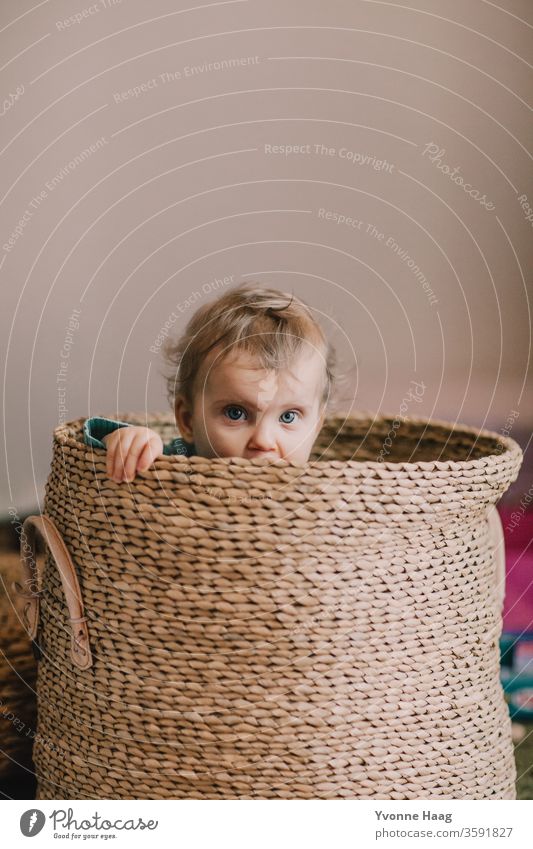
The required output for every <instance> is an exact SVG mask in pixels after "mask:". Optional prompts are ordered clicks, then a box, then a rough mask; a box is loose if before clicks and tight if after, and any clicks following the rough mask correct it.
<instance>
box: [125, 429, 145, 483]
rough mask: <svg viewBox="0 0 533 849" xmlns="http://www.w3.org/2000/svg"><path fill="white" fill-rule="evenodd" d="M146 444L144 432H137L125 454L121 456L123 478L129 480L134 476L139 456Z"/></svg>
mask: <svg viewBox="0 0 533 849" xmlns="http://www.w3.org/2000/svg"><path fill="white" fill-rule="evenodd" d="M145 446H146V434H144V433H139V434H137V435H136V436H135V437H134V439H133V442H132V443H131V444H130V446H129V448H128V451H127V454H125V456H124V458H123V469H124V470H123V480H125V481H131V480H133V478H134V477H135V470H136V468H137V462H138V460H139V456H140V455H141V453H142V452H143V451H144V448H145Z"/></svg>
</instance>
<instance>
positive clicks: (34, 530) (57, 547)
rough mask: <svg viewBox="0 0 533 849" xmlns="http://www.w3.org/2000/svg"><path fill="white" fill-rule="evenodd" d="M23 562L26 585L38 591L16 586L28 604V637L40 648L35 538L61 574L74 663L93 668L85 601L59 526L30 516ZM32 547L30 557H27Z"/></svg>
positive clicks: (25, 529)
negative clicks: (41, 542) (46, 550)
mask: <svg viewBox="0 0 533 849" xmlns="http://www.w3.org/2000/svg"><path fill="white" fill-rule="evenodd" d="M22 530H23V533H22V534H21V561H22V568H23V572H24V577H25V581H24V584H25V585H26V586H29V587H34V589H30V590H29V591H28V590H26V589H24V586H22V585H21V584H20V583H19V582H14V583H13V585H12V586H13V589H14V590H15V592H16V593H17V594H18V595H20V596H22V598H25V599H26V600H27V604H25V605H24V608H23V610H22V618H23V622H24V626H25V628H26V630H27V632H28V635H29V637H30V639H31V641H32V643H33V645H34V646H36V637H37V632H38V629H39V608H40V599H41V598H42V597H43V590H37V589H35V587H36V586H37V575H38V568H39V567H38V564H37V557H36V550H35V538H36V537H39V538H40V539H41V540H43V541H44V542H45V543H46V544H47V546H48V549H49V551H50V553H51V555H52V559H53V561H54V563H55V565H56V568H57V570H58V572H59V575H60V578H61V583H62V586H63V592H64V594H65V598H66V601H67V607H68V615H69V620H70V623H71V625H72V626H73V627H72V634H71V648H70V655H71V659H72V662H73V663H74V664H75V665H76V666H78V667H79V668H80V669H88V668H89V667H90V666H92V655H91V649H90V645H89V631H88V627H87V621H88V620H87V617H86V616H85V615H84V610H83V598H82V595H81V590H80V585H79V582H78V576H77V575H76V570H75V568H74V565H73V563H72V559H71V557H70V554H69V551H68V549H67V547H66V545H65V543H64V541H63V539H62V537H61V534H60V533H59V531H58V529H57V527H56V525H55V523H54V522H53V521H52V520H51V519H50V518H49V517H48V516H28V518H27V519H26V520H25V521H24V523H23V526H22ZM28 547H29V552H30V553H29V554H27V553H26V551H27V550H28Z"/></svg>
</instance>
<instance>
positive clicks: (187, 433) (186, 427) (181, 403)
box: [174, 395, 193, 442]
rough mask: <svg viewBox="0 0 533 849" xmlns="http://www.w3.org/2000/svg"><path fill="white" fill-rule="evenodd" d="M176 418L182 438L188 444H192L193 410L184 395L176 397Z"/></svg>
mask: <svg viewBox="0 0 533 849" xmlns="http://www.w3.org/2000/svg"><path fill="white" fill-rule="evenodd" d="M174 416H175V418H176V425H177V427H178V430H179V432H180V436H182V437H183V439H184V440H185V441H186V442H192V441H193V432H192V410H191V409H190V407H189V405H188V403H187V401H186V399H185V398H184V397H183V395H177V396H176V400H175V402H174Z"/></svg>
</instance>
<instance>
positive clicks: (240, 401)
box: [212, 395, 311, 412]
mask: <svg viewBox="0 0 533 849" xmlns="http://www.w3.org/2000/svg"><path fill="white" fill-rule="evenodd" d="M219 404H242V406H243V407H250V408H252V409H253V410H255V409H257V408H256V406H255V402H254V401H249V400H248V399H246V398H242V397H241V396H240V395H233V396H232V397H231V398H230V397H229V396H226V397H224V398H218V399H217V400H216V401H213V404H212V406H213V407H218V405H219ZM279 406H280V407H284V408H285V409H286V410H288V409H291V408H292V407H298V408H299V409H300V410H304V411H305V412H307V411H308V410H310V409H311V407H310V406H309V405H308V404H302V402H301V401H293V402H292V403H291V402H280V404H279Z"/></svg>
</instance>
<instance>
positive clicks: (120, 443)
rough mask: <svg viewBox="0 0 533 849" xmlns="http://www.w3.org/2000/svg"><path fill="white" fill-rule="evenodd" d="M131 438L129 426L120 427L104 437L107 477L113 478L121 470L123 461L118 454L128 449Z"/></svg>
mask: <svg viewBox="0 0 533 849" xmlns="http://www.w3.org/2000/svg"><path fill="white" fill-rule="evenodd" d="M132 440H133V434H132V433H130V432H129V428H125V427H124V428H120V429H118V430H116V431H113V433H111V434H109V436H108V437H106V438H104V443H105V446H106V449H107V458H106V472H107V475H108V477H110V478H113V479H114V478H115V477H116V476H117V475H118V473H119V472H122V466H123V463H122V462H121V459H120V455H121V454H124V453H125V452H127V450H128V445H129V443H130V442H131V441H132Z"/></svg>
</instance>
